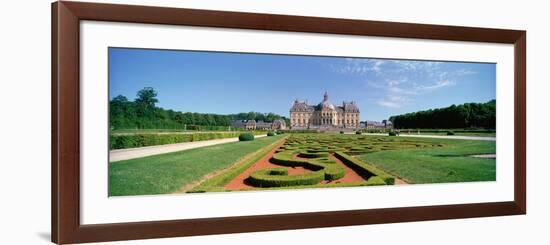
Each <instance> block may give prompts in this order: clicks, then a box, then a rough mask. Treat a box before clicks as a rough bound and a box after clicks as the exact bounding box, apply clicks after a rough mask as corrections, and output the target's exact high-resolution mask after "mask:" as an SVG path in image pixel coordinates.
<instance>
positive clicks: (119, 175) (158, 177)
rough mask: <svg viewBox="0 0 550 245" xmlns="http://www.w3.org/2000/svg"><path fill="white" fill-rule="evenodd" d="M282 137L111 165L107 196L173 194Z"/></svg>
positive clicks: (203, 148)
mask: <svg viewBox="0 0 550 245" xmlns="http://www.w3.org/2000/svg"><path fill="white" fill-rule="evenodd" d="M282 137H283V136H274V137H263V138H258V139H256V140H254V141H246V142H233V143H227V144H220V145H215V146H208V147H201V148H196V149H191V150H186V151H179V152H173V153H167V154H162V155H156V156H150V157H143V158H137V159H131V160H125V161H119V162H116V163H110V164H109V196H126V195H151V194H164V193H172V192H175V191H176V190H178V189H179V188H180V187H182V186H183V185H186V184H189V183H192V182H194V181H197V180H199V179H200V178H201V177H202V176H204V175H206V174H208V173H211V172H213V171H216V170H219V169H222V168H225V167H228V166H230V165H231V164H233V163H234V162H236V161H238V160H239V159H240V158H242V157H244V156H245V155H247V154H249V153H252V152H254V151H257V150H259V149H261V148H262V147H265V146H267V145H269V144H271V143H273V142H275V141H277V140H279V139H281V138H282Z"/></svg>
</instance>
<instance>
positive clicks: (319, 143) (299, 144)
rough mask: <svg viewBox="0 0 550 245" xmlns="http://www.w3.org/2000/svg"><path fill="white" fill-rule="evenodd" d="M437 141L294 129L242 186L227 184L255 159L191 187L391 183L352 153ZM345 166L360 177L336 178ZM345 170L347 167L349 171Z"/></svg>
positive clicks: (390, 177) (391, 178) (392, 178)
mask: <svg viewBox="0 0 550 245" xmlns="http://www.w3.org/2000/svg"><path fill="white" fill-rule="evenodd" d="M443 146H444V145H443V144H441V143H437V142H423V141H418V140H414V139H410V140H406V139H405V140H404V139H398V138H394V137H385V136H382V137H380V136H378V137H373V136H363V135H336V134H292V135H291V136H290V137H288V138H286V139H284V143H283V144H282V145H280V146H278V147H276V149H275V150H274V151H273V152H272V154H270V155H269V156H268V157H269V162H270V163H271V165H270V166H266V167H265V168H261V169H257V170H255V171H252V172H250V173H249V174H247V175H248V176H247V177H246V178H244V180H243V181H242V182H243V185H241V187H240V188H235V187H234V186H232V187H231V188H229V186H228V183H229V182H231V178H230V177H233V178H235V177H236V176H237V175H239V174H241V172H243V171H244V170H245V169H247V168H249V167H252V165H254V164H261V163H259V162H248V163H243V164H242V165H241V166H238V168H235V169H228V170H227V172H226V175H227V176H223V175H222V176H221V179H222V180H218V178H219V177H213V178H212V179H211V180H210V181H206V182H205V183H202V184H201V185H199V186H197V187H196V188H194V189H193V190H191V192H210V191H226V190H251V189H258V188H271V189H273V188H277V189H280V188H306V187H337V186H372V185H393V184H394V183H395V182H396V181H395V180H396V177H395V176H393V175H392V174H390V173H388V172H386V171H384V170H383V169H380V168H378V167H376V166H375V165H373V164H370V163H368V162H366V161H363V160H361V159H359V158H357V157H356V156H358V155H364V154H368V153H373V152H379V151H391V150H400V149H422V148H438V147H443ZM293 168H303V169H305V171H303V172H302V173H298V174H289V170H292V169H293ZM346 168H349V169H351V170H353V171H354V172H355V173H356V174H358V175H359V176H361V179H360V180H358V181H357V180H356V181H353V182H348V181H339V180H341V179H343V178H344V177H345V175H346V171H345V169H346ZM348 174H349V171H348Z"/></svg>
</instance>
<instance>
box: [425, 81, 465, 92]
mask: <svg viewBox="0 0 550 245" xmlns="http://www.w3.org/2000/svg"><path fill="white" fill-rule="evenodd" d="M455 84H456V83H455V82H453V81H449V80H441V81H437V82H436V83H435V84H431V85H427V86H426V85H422V86H418V87H417V90H418V91H433V90H436V89H440V88H443V87H448V86H453V85H455Z"/></svg>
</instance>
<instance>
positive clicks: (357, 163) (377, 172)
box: [335, 152, 395, 185]
mask: <svg viewBox="0 0 550 245" xmlns="http://www.w3.org/2000/svg"><path fill="white" fill-rule="evenodd" d="M335 155H336V157H337V158H338V159H340V160H341V161H342V162H343V163H344V164H346V165H348V166H349V167H350V168H351V169H353V170H355V171H356V172H357V173H358V174H359V175H361V176H362V177H363V178H365V179H367V180H370V179H371V178H372V177H379V178H381V179H382V180H383V181H384V183H386V184H388V185H393V184H394V182H395V178H394V177H393V176H392V175H390V174H388V173H386V172H384V171H382V170H381V169H379V168H377V167H375V166H373V165H370V164H368V163H366V162H363V161H361V160H359V159H357V158H354V157H351V156H349V155H347V154H345V153H342V152H336V153H335Z"/></svg>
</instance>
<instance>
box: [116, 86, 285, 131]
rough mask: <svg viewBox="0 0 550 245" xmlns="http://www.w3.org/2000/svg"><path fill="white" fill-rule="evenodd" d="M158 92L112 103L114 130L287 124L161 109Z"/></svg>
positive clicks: (270, 117)
mask: <svg viewBox="0 0 550 245" xmlns="http://www.w3.org/2000/svg"><path fill="white" fill-rule="evenodd" d="M157 95H158V94H157V92H156V91H155V90H154V89H153V88H151V87H146V88H143V89H142V90H140V91H138V92H137V97H136V98H135V99H134V101H130V100H128V98H126V97H125V96H123V95H118V96H116V97H114V98H113V99H111V100H110V101H109V123H110V127H111V129H189V130H193V129H199V128H200V129H219V130H221V129H227V126H230V125H231V122H232V121H233V120H256V121H266V122H273V121H274V120H277V119H283V120H285V121H287V123H288V119H287V118H286V117H283V116H280V115H277V114H274V113H260V112H242V113H237V114H229V115H220V114H213V113H197V112H179V111H174V110H171V109H164V108H161V107H157V106H156V103H158V99H157Z"/></svg>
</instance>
